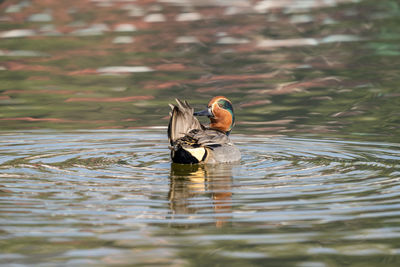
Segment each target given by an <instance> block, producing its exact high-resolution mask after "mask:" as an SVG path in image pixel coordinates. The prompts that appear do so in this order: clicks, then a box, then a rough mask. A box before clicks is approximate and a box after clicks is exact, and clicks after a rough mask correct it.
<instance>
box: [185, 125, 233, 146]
mask: <svg viewBox="0 0 400 267" xmlns="http://www.w3.org/2000/svg"><path fill="white" fill-rule="evenodd" d="M188 136H190V137H191V138H192V139H193V140H196V143H197V144H198V145H200V146H206V147H210V148H214V147H218V146H221V145H224V144H230V143H231V140H230V139H229V137H228V136H227V135H226V134H225V133H223V132H220V131H218V130H214V129H203V130H192V131H191V132H190V133H189V134H188Z"/></svg>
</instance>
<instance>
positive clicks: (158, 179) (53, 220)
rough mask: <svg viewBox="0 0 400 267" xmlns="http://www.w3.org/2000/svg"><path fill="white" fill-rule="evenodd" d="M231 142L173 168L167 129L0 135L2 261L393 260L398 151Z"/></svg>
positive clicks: (306, 142) (240, 138) (398, 216)
mask: <svg viewBox="0 0 400 267" xmlns="http://www.w3.org/2000/svg"><path fill="white" fill-rule="evenodd" d="M233 139H234V141H235V142H236V144H237V145H238V146H239V148H240V149H241V151H242V153H243V155H244V156H243V159H242V161H241V162H240V163H238V164H234V165H226V164H222V165H215V166H212V165H210V166H207V165H206V166H200V165H194V166H182V165H174V164H171V163H170V162H169V155H168V154H169V151H168V149H167V146H168V144H167V141H166V138H165V130H164V129H163V130H157V129H151V130H103V131H101V130H95V131H72V132H57V131H54V132H48V131H44V132H43V131H31V132H18V133H15V132H9V133H3V134H2V135H1V139H0V142H1V165H0V169H1V179H2V187H1V210H2V214H1V231H2V232H1V239H2V241H1V251H2V255H1V259H0V261H1V263H2V264H4V265H7V264H10V263H15V264H23V265H24V264H28V265H30V264H35V265H40V266H71V265H90V264H93V265H113V264H116V265H132V264H138V265H144V264H150V265H177V266H181V265H213V264H215V263H216V262H218V264H221V265H228V264H232V265H234V266H236V265H237V266H243V265H244V264H245V265H263V264H266V263H268V264H269V265H280V266H282V265H291V264H294V265H297V266H298V265H300V266H310V265H311V266H314V265H315V266H325V265H326V266H330V265H331V264H333V265H342V264H351V263H357V264H365V265H366V266H368V265H370V266H373V265H376V264H383V263H385V264H389V265H393V266H395V265H396V264H397V263H399V260H400V247H399V244H400V193H399V192H400V191H399V187H400V179H399V173H400V165H399V159H400V146H399V145H398V144H391V143H371V142H368V143H366V142H346V141H341V140H320V139H304V138H288V137H271V136H270V137H268V136H244V135H236V136H234V137H233Z"/></svg>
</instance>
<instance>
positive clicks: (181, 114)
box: [168, 99, 203, 145]
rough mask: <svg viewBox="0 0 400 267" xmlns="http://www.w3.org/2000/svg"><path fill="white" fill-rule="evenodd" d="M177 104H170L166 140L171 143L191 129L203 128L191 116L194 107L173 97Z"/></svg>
mask: <svg viewBox="0 0 400 267" xmlns="http://www.w3.org/2000/svg"><path fill="white" fill-rule="evenodd" d="M175 100H176V102H177V103H178V105H172V104H170V107H171V109H172V111H171V119H170V120H169V124H168V141H169V142H170V144H171V145H173V144H174V143H175V141H176V140H178V139H180V138H182V137H184V136H185V135H187V134H188V133H189V132H190V131H192V130H200V129H203V126H202V125H201V123H200V122H199V121H198V120H197V118H196V117H194V116H193V112H194V109H193V108H192V107H191V106H190V105H189V103H188V102H187V101H186V100H185V101H181V100H179V99H175Z"/></svg>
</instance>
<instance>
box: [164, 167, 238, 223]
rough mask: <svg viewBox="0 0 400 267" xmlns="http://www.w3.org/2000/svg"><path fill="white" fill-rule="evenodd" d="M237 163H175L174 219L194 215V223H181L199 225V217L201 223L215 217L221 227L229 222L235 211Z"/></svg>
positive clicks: (171, 193) (172, 179) (172, 175)
mask: <svg viewBox="0 0 400 267" xmlns="http://www.w3.org/2000/svg"><path fill="white" fill-rule="evenodd" d="M234 166H235V165H233V164H212V165H209V164H193V165H183V164H176V163H172V164H171V173H170V189H169V194H168V198H169V203H170V208H171V213H172V219H176V220H180V219H183V220H191V219H193V223H192V222H188V223H186V224H179V225H180V226H186V227H189V226H190V225H196V219H198V220H199V223H203V220H204V219H206V220H207V222H208V221H209V220H213V221H214V222H215V225H216V226H217V227H221V226H223V225H225V224H226V223H227V222H228V221H229V219H230V218H231V215H229V214H230V213H231V212H232V168H233V167H234ZM210 213H214V214H210ZM196 215H197V216H196ZM203 215H204V216H203ZM174 225H176V224H174Z"/></svg>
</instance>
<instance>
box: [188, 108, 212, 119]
mask: <svg viewBox="0 0 400 267" xmlns="http://www.w3.org/2000/svg"><path fill="white" fill-rule="evenodd" d="M193 115H195V116H207V117H209V118H212V117H214V115H213V114H212V112H211V108H208V109H205V110H202V111H198V112H195V113H193Z"/></svg>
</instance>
